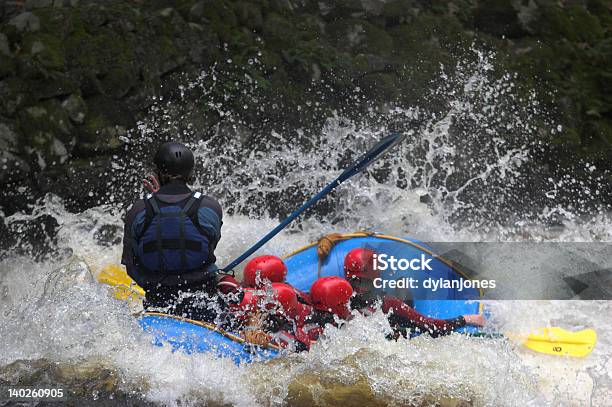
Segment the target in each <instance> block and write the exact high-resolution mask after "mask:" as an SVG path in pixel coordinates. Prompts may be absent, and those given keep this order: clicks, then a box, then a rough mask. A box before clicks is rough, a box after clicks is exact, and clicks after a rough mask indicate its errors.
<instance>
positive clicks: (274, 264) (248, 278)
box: [242, 255, 287, 288]
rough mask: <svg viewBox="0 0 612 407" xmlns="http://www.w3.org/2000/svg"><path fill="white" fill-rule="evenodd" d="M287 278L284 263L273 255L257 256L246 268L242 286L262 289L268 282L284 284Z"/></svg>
mask: <svg viewBox="0 0 612 407" xmlns="http://www.w3.org/2000/svg"><path fill="white" fill-rule="evenodd" d="M286 276H287V266H285V263H283V261H282V260H281V259H280V258H278V257H276V256H271V255H264V256H257V257H255V258H254V259H252V260H251V261H249V262H248V263H247V265H246V266H245V268H244V272H243V277H242V285H243V286H244V287H254V288H258V287H262V286H263V285H264V284H265V283H266V281H268V282H270V283H284V282H285V277H286Z"/></svg>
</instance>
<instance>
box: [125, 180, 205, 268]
mask: <svg viewBox="0 0 612 407" xmlns="http://www.w3.org/2000/svg"><path fill="white" fill-rule="evenodd" d="M201 200H202V194H201V193H199V192H195V193H193V194H191V196H190V197H189V198H187V199H186V200H184V201H182V202H183V203H184V204H183V205H181V202H179V203H176V204H165V203H164V206H161V205H160V201H159V200H158V199H157V198H156V197H155V195H154V194H153V195H148V196H147V197H146V198H145V200H144V202H145V220H144V225H143V228H142V231H141V233H140V236H138V237H137V241H138V246H137V247H136V249H135V253H134V254H135V255H136V260H137V263H138V266H139V267H142V268H144V270H146V271H147V272H149V273H151V272H153V273H160V275H167V274H183V273H187V272H190V271H196V270H202V269H204V268H205V267H206V266H207V265H208V264H207V261H208V260H209V250H211V249H213V250H214V248H210V247H209V240H208V237H207V235H206V232H205V230H204V229H203V228H202V227H201V226H200V223H199V221H198V209H199V207H200V202H201Z"/></svg>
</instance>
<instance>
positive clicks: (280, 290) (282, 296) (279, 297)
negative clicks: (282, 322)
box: [266, 283, 301, 317]
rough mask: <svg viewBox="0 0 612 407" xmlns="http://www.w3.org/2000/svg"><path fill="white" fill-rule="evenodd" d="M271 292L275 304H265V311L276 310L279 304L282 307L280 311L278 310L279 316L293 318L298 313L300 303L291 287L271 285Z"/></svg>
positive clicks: (278, 284) (279, 284) (281, 284)
mask: <svg viewBox="0 0 612 407" xmlns="http://www.w3.org/2000/svg"><path fill="white" fill-rule="evenodd" d="M272 291H273V294H272V295H273V296H274V300H275V302H274V303H268V304H266V308H267V309H273V308H276V307H277V305H278V304H280V306H281V307H282V310H279V311H280V312H279V313H280V314H283V315H285V316H288V317H294V316H295V315H296V314H297V313H299V312H300V310H301V307H300V303H299V302H298V299H297V294H296V293H295V290H294V289H293V287H291V286H290V285H289V284H285V283H272Z"/></svg>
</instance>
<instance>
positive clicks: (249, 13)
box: [232, 1, 263, 31]
mask: <svg viewBox="0 0 612 407" xmlns="http://www.w3.org/2000/svg"><path fill="white" fill-rule="evenodd" d="M232 7H233V10H234V14H235V15H236V18H237V19H238V23H239V24H240V25H242V26H245V27H248V28H249V29H251V30H257V31H260V30H261V29H262V28H263V16H262V14H261V7H260V6H259V5H258V4H254V3H249V2H247V1H238V2H236V3H234V4H233V5H232Z"/></svg>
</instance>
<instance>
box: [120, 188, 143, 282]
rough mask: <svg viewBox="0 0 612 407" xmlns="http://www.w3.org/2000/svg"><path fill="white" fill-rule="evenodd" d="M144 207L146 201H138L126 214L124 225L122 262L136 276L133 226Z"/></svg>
mask: <svg viewBox="0 0 612 407" xmlns="http://www.w3.org/2000/svg"><path fill="white" fill-rule="evenodd" d="M143 209H144V201H142V200H139V201H138V202H136V203H135V204H134V205H133V206H132V207H131V208H130V210H128V212H127V214H126V215H125V222H124V226H123V253H122V254H121V264H123V265H124V266H125V269H126V271H127V274H128V276H130V277H132V278H134V276H135V275H136V273H134V270H135V269H136V265H135V264H134V236H133V232H132V230H133V227H134V221H135V219H136V215H137V214H138V212H140V211H142V210H143Z"/></svg>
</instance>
